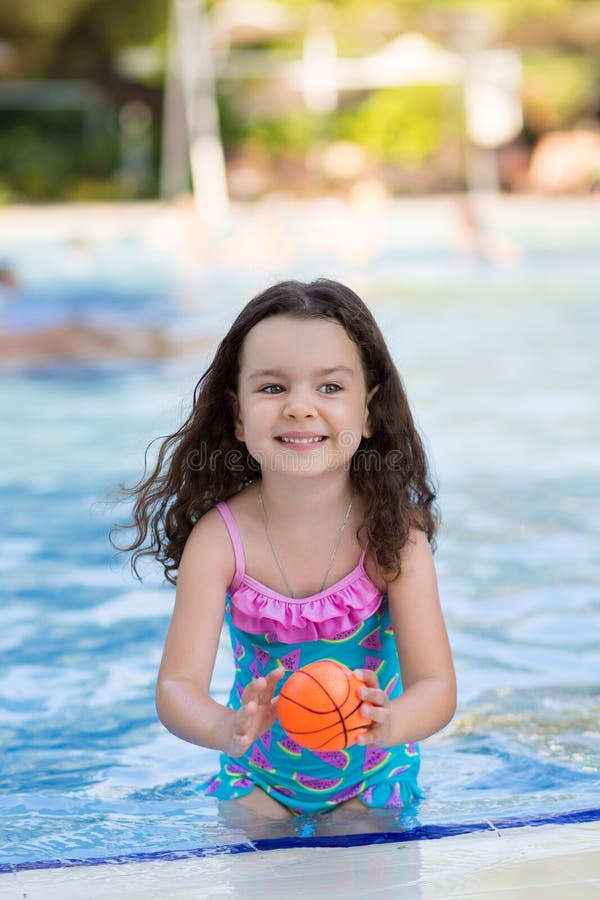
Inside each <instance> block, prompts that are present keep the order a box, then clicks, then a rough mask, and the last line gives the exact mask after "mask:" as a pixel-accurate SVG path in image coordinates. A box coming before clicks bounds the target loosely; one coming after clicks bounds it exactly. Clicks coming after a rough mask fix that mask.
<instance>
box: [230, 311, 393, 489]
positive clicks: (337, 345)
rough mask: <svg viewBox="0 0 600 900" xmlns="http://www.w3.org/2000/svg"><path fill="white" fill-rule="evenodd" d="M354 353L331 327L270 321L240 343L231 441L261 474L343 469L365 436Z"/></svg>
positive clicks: (362, 389)
mask: <svg viewBox="0 0 600 900" xmlns="http://www.w3.org/2000/svg"><path fill="white" fill-rule="evenodd" d="M376 390H377V387H375V388H373V389H372V390H371V392H370V393H369V394H367V387H366V383H365V377H364V372H363V367H362V362H361V359H360V355H359V351H358V348H357V346H356V344H354V342H353V341H352V340H350V338H349V337H348V335H347V334H346V331H345V329H344V328H343V327H342V326H341V325H339V324H338V323H337V322H333V321H329V320H325V319H297V318H293V317H291V316H285V315H277V316H271V317H270V318H267V319H263V320H262V321H261V322H259V323H258V324H257V325H255V326H254V328H252V329H251V330H250V331H249V332H248V334H247V336H246V339H245V341H244V345H243V349H242V354H241V360H240V372H239V381H238V393H237V396H236V397H235V401H234V420H235V435H236V437H237V439H238V440H239V441H243V442H244V443H245V444H246V447H247V448H248V450H249V452H250V453H251V454H252V456H253V457H254V458H255V459H256V460H257V462H258V463H259V464H260V466H261V469H263V470H264V469H269V470H273V471H278V472H294V473H299V472H306V473H307V475H309V474H318V473H320V472H323V471H332V470H337V469H339V468H341V467H343V466H344V465H346V466H347V464H348V463H349V461H350V459H351V458H352V456H353V455H354V453H355V452H356V450H357V449H358V446H359V444H360V441H361V438H362V437H370V436H371V428H370V423H369V411H368V403H369V401H370V399H371V397H372V396H373V394H374V393H375V392H376Z"/></svg>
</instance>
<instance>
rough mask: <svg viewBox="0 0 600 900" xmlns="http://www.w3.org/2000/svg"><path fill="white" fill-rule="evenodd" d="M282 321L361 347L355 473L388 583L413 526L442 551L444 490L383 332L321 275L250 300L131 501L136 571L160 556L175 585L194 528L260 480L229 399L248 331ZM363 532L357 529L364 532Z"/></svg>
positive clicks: (350, 295) (357, 302) (345, 291)
mask: <svg viewBox="0 0 600 900" xmlns="http://www.w3.org/2000/svg"><path fill="white" fill-rule="evenodd" d="M277 315H284V316H291V317H294V318H298V319H312V318H317V319H318V318H321V319H325V320H328V321H333V322H337V323H338V324H340V325H341V326H342V327H343V328H344V330H345V332H346V334H347V335H348V337H349V338H350V339H351V340H352V341H354V343H355V344H356V346H357V348H358V351H359V355H360V358H361V361H362V365H363V371H364V376H365V382H366V387H367V392H369V391H370V390H372V389H373V388H374V387H375V386H376V385H378V386H379V388H378V390H377V391H376V392H375V395H374V396H373V397H372V398H371V401H370V403H369V413H370V422H371V427H372V436H371V437H370V438H364V437H363V438H362V440H361V443H360V445H359V447H358V449H357V451H356V453H355V454H354V456H353V457H352V460H351V463H350V469H349V475H350V479H351V482H352V486H353V489H354V491H355V492H356V493H358V494H359V495H360V496H361V497H362V498H363V501H364V504H365V521H364V523H363V525H362V526H361V528H365V529H366V534H367V536H368V538H369V540H370V541H371V543H372V545H373V547H374V549H375V553H376V558H377V562H378V563H379V565H380V566H381V567H382V569H383V570H384V572H385V573H386V576H387V577H390V578H391V579H393V578H394V577H396V576H397V575H398V574H399V573H400V551H401V550H402V548H403V546H404V545H405V543H406V542H407V540H408V538H409V531H410V529H411V528H417V529H420V530H422V531H423V532H425V534H426V535H427V538H428V540H429V542H430V544H431V545H432V547H433V548H434V549H435V534H436V530H437V525H438V514H437V508H436V505H435V500H436V493H435V490H434V487H433V485H432V482H431V478H430V475H429V471H428V464H427V458H426V455H425V451H424V448H423V443H422V441H421V438H420V436H419V433H418V431H417V429H416V426H415V423H414V421H413V417H412V414H411V411H410V407H409V404H408V400H407V397H406V393H405V391H404V387H403V385H402V381H401V379H400V376H399V374H398V371H397V369H396V367H395V365H394V363H393V361H392V358H391V356H390V353H389V351H388V348H387V346H386V343H385V340H384V338H383V335H382V333H381V331H380V329H379V327H378V325H377V323H376V322H375V320H374V318H373V316H372V315H371V313H370V312H369V310H368V308H367V307H366V305H365V304H364V303H363V301H362V300H361V299H360V298H359V297H358V296H357V295H356V294H355V293H354V291H352V290H350V288H348V287H345V286H344V285H342V284H340V283H338V282H336V281H331V280H329V279H325V278H320V279H318V280H316V281H313V282H310V283H304V282H300V281H283V282H280V283H279V284H275V285H273V286H272V287H270V288H268V289H267V290H266V291H264V292H263V293H261V294H259V295H258V296H257V297H255V298H254V299H253V300H251V301H250V302H249V303H248V304H247V306H245V307H244V309H243V310H242V311H241V312H240V313H239V315H238V316H237V318H236V320H235V321H234V323H233V325H232V326H231V328H230V329H229V331H228V333H227V334H226V335H225V337H224V338H223V340H222V341H221V343H220V344H219V346H218V348H217V352H216V354H215V357H214V359H213V361H212V363H211V364H210V366H209V367H208V369H207V370H206V372H205V373H204V375H203V376H202V377H201V379H200V381H199V382H198V384H197V385H196V388H195V390H194V398H193V405H192V410H191V412H190V414H189V416H188V418H187V419H186V420H185V422H184V423H183V425H182V426H181V427H180V428H179V429H178V430H177V431H176V432H175V433H174V434H172V435H169V436H168V437H166V438H164V439H162V444H161V445H160V449H159V452H158V457H157V459H156V463H155V466H154V468H153V470H152V471H151V472H150V474H149V475H148V474H147V470H145V472H144V476H143V477H142V479H140V481H139V482H138V483H137V484H135V485H134V486H133V487H131V488H124V489H123V490H124V494H125V495H126V496H128V497H134V498H135V503H134V506H133V522H132V523H131V524H130V525H127V526H119V527H125V528H129V529H135V531H136V534H135V537H134V539H133V541H132V542H131V543H130V544H129V545H127V546H125V547H119V549H121V550H125V551H134V552H133V555H132V560H131V566H132V569H133V571H134V572H135V574H136V575H138V577H139V572H138V568H137V563H138V561H139V559H140V557H142V556H154V557H155V558H156V559H157V560H158V561H159V562H160V563H161V564H162V566H163V568H164V572H165V577H166V578H167V580H168V581H170V582H172V583H173V584H175V583H176V572H177V570H178V568H179V563H180V560H181V556H182V554H183V548H184V546H185V543H186V541H187V539H188V536H189V534H190V532H191V530H192V528H193V527H194V525H195V523H196V522H197V521H198V520H199V519H200V518H201V517H202V516H203V515H204V514H205V513H206V512H208V510H209V509H211V508H212V507H213V506H215V505H216V504H217V503H219V502H220V501H222V500H227V499H228V498H229V497H231V496H233V495H234V494H236V493H237V492H238V491H240V490H242V489H243V488H244V487H246V486H248V485H249V484H251V483H252V482H253V481H256V480H257V479H259V478H260V477H261V472H260V467H259V465H258V463H257V462H256V460H255V459H254V458H253V457H252V456H251V455H250V454H249V453H248V450H247V448H246V445H245V444H244V443H243V442H241V441H239V440H238V439H237V438H236V436H235V434H234V421H233V411H232V407H231V405H230V404H229V403H228V402H227V399H226V398H227V396H228V392H229V391H232V392H234V393H235V394H237V390H238V377H239V371H240V358H241V354H242V349H243V346H244V340H245V338H246V335H247V334H248V332H249V331H250V330H251V329H252V328H254V326H255V325H257V324H258V322H261V321H262V320H263V319H267V318H269V317H271V316H277ZM360 530H361V529H359V531H360Z"/></svg>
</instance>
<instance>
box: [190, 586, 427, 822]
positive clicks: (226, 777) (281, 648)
mask: <svg viewBox="0 0 600 900" xmlns="http://www.w3.org/2000/svg"><path fill="white" fill-rule="evenodd" d="M230 603H231V601H230V599H229V597H228V598H227V606H226V623H227V626H228V627H229V630H230V635H231V644H232V649H233V651H234V657H235V660H236V663H237V665H236V669H237V671H236V673H235V676H234V684H233V686H232V689H231V693H230V696H229V701H228V703H229V706H231V707H233V708H234V709H238V708H239V707H240V705H241V696H242V693H243V690H244V686H245V685H246V684H248V683H249V682H250V681H252V679H253V678H255V677H257V674H260V675H266V674H267V673H268V672H270V671H272V670H273V669H275V668H276V667H277V666H279V665H281V666H283V668H284V669H285V670H286V674H285V676H284V678H283V679H282V681H280V682H279V684H278V687H277V691H279V690H280V688H281V686H282V684H283V683H285V680H286V679H287V678H288V677H289V675H290V674H291V673H292V672H293V671H295V670H296V669H297V668H298V667H299V666H303V665H307V664H308V663H311V662H314V661H315V660H317V659H333V660H338V661H339V662H341V663H343V664H344V665H346V666H348V667H349V668H350V669H370V670H371V671H372V672H375V673H376V674H377V677H378V680H379V684H380V685H381V687H382V688H383V690H385V691H386V692H387V694H388V696H389V697H390V698H391V699H393V698H394V697H397V696H399V694H400V693H401V692H402V684H401V680H400V671H399V666H398V659H397V651H396V643H395V639H394V636H393V633H392V630H391V624H390V617H389V611H388V608H387V598H385V596H384V598H383V602H382V604H381V605H380V607H379V609H378V610H377V612H376V613H374V614H373V615H372V616H370V617H369V618H368V619H366V620H365V621H364V622H362V623H361V624H360V625H359V626H357V627H354V628H350V629H346V630H341V631H339V632H338V633H337V634H336V635H335V636H334V638H329V639H327V640H325V639H320V640H311V641H305V642H303V643H298V644H293V645H290V644H283V643H280V642H278V640H277V639H276V637H275V635H273V634H271V633H268V634H248V633H246V632H243V631H241V630H240V629H238V628H236V627H235V626H234V625H233V623H232V621H231V612H230V609H231V607H230ZM418 771H419V749H418V747H417V746H416V745H406V746H401V747H391V748H387V749H382V748H378V747H359V746H357V745H353V746H352V747H349V748H347V749H346V750H335V751H334V750H332V751H311V750H306V749H304V748H303V747H301V746H300V744H297V743H296V742H295V741H293V740H291V739H290V738H289V737H288V736H287V735H286V733H285V732H284V731H283V729H282V727H281V725H280V724H279V721H277V720H276V721H275V723H274V724H273V726H272V727H271V728H270V729H269V730H268V731H267V732H265V734H263V735H262V736H261V737H260V738H259V739H258V740H257V741H255V742H254V743H253V744H252V745H251V747H250V748H249V749H248V751H247V752H246V753H245V754H244V755H243V756H241V757H237V758H235V759H233V758H229V757H227V756H226V755H225V754H222V755H221V757H220V769H219V771H218V772H217V773H216V774H215V775H214V776H213V777H212V778H209V779H208V780H207V781H206V782H204V783H203V784H202V785H201V788H202V789H203V790H204V791H205V792H206V794H207V795H209V796H212V797H214V798H216V799H221V800H229V799H233V798H236V797H242V796H244V795H246V794H248V793H250V791H252V790H253V789H254V787H259V788H261V789H262V790H263V791H265V792H266V793H268V794H270V796H272V797H273V798H274V799H276V800H277V801H278V802H279V803H282V804H283V805H284V806H286V807H287V808H288V809H290V810H292V811H294V812H296V813H301V814H302V813H304V814H312V813H318V812H323V811H325V810H328V809H332V808H333V807H335V806H337V805H338V804H339V803H344V802H345V801H346V800H349V799H351V798H352V797H358V798H359V799H360V800H361V801H362V802H363V803H364V804H365V805H366V806H371V807H377V808H380V809H381V808H388V809H391V810H402V809H403V808H405V807H406V806H408V805H409V804H410V803H412V802H414V801H416V800H418V798H419V797H420V790H419V788H418V786H417V774H418Z"/></svg>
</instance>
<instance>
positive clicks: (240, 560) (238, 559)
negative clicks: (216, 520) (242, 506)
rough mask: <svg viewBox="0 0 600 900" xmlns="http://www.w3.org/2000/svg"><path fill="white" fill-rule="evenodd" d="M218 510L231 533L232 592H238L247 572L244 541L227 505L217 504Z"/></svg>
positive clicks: (223, 503)
mask: <svg viewBox="0 0 600 900" xmlns="http://www.w3.org/2000/svg"><path fill="white" fill-rule="evenodd" d="M216 508H217V509H218V510H219V512H220V513H221V515H222V516H223V521H224V522H225V525H226V526H227V531H228V532H229V537H230V538H231V543H232V544H233V552H234V555H235V575H234V576H233V581H232V582H231V590H232V591H237V589H238V587H239V586H240V584H241V583H242V578H243V577H244V572H245V571H246V560H245V559H244V548H243V547H242V541H241V538H240V533H239V531H238V527H237V525H236V524H235V519H234V518H233V516H232V514H231V510H230V509H229V507H228V506H227V504H226V503H225V502H221V503H217V506H216Z"/></svg>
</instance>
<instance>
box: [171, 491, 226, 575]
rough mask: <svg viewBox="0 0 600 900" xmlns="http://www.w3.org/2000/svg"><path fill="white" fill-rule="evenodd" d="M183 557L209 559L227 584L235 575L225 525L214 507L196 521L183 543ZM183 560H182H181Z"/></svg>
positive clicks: (199, 559)
mask: <svg viewBox="0 0 600 900" xmlns="http://www.w3.org/2000/svg"><path fill="white" fill-rule="evenodd" d="M184 557H188V558H189V557H191V558H192V559H194V558H195V559H196V560H198V561H204V562H206V561H209V562H210V566H211V568H217V569H219V571H220V572H221V573H222V574H223V577H224V578H225V579H226V581H227V583H228V584H229V583H230V582H231V581H232V580H233V577H234V575H235V553H234V549H233V545H232V543H231V538H230V535H229V531H228V528H227V525H226V523H225V521H224V519H223V516H222V515H221V514H220V512H219V510H218V509H217V508H216V507H213V508H212V509H209V510H208V512H205V513H204V515H203V516H201V518H200V519H198V521H197V522H196V524H195V525H194V527H193V528H192V530H191V531H190V534H189V536H188V539H187V541H186V544H185V549H184ZM182 561H183V560H182Z"/></svg>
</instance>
